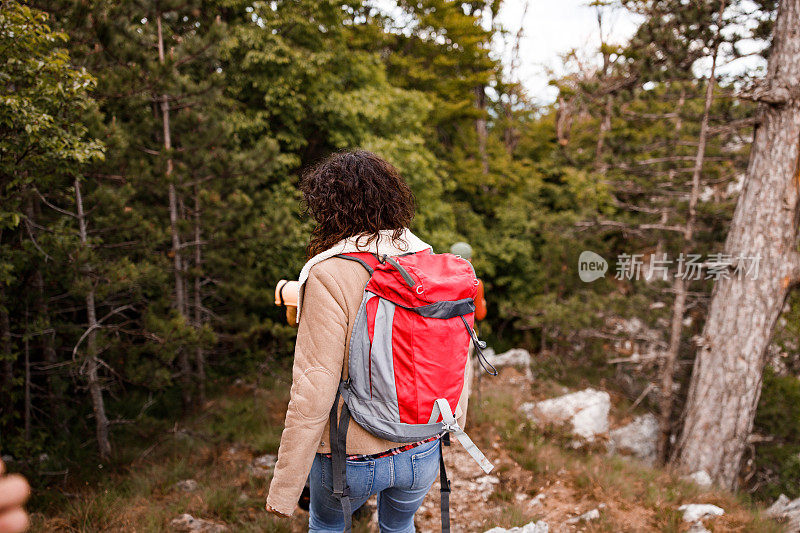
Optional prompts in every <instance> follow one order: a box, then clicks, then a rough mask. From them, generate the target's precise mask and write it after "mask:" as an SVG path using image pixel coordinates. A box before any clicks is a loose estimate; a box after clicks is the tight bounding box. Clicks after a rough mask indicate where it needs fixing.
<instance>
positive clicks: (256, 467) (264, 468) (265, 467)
mask: <svg viewBox="0 0 800 533" xmlns="http://www.w3.org/2000/svg"><path fill="white" fill-rule="evenodd" d="M277 459H278V456H277V455H274V454H271V453H268V454H266V455H261V456H259V457H256V458H255V459H253V462H252V464H250V465H249V466H248V467H247V470H248V471H249V472H250V474H251V475H252V476H253V477H262V478H266V477H269V476H271V475H272V471H273V469H274V468H275V461H277Z"/></svg>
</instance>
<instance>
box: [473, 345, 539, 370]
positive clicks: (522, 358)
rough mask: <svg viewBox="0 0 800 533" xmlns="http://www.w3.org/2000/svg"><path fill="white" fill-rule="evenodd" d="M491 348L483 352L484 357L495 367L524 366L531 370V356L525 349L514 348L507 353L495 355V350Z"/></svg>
mask: <svg viewBox="0 0 800 533" xmlns="http://www.w3.org/2000/svg"><path fill="white" fill-rule="evenodd" d="M490 350H491V348H487V349H486V350H483V355H485V356H486V360H487V361H489V362H490V363H492V365H494V366H495V367H497V366H524V367H527V368H530V366H531V354H530V352H528V350H525V349H523V348H512V349H511V350H509V351H507V352H503V353H501V354H495V353H494V350H491V351H490Z"/></svg>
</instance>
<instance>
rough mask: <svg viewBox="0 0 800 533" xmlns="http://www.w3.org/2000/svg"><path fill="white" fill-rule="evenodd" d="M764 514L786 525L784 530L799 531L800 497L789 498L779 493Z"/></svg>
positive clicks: (798, 532) (796, 532)
mask: <svg viewBox="0 0 800 533" xmlns="http://www.w3.org/2000/svg"><path fill="white" fill-rule="evenodd" d="M764 514H765V515H766V516H768V517H770V518H774V519H776V520H778V521H779V522H781V523H782V524H784V525H785V526H786V531H790V532H792V533H800V498H797V499H796V500H789V498H788V497H787V496H786V495H785V494H781V495H780V496H779V497H778V499H777V500H775V503H773V504H772V505H771V506H770V508H769V509H767V510H766V511H765V512H764Z"/></svg>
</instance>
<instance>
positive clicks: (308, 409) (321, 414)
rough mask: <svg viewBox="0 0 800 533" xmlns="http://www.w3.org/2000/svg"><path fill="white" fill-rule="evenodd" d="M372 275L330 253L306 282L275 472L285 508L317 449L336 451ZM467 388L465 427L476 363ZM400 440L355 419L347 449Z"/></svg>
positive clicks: (278, 503)
mask: <svg viewBox="0 0 800 533" xmlns="http://www.w3.org/2000/svg"><path fill="white" fill-rule="evenodd" d="M368 279H369V274H368V273H367V271H366V269H365V268H364V267H363V266H361V265H360V264H358V263H356V262H355V261H348V260H346V259H341V258H337V257H334V258H330V259H326V260H324V261H322V262H320V263H317V264H316V265H314V266H313V267H312V268H311V270H310V272H309V275H308V280H307V281H306V283H305V289H304V290H305V294H304V304H303V314H302V319H301V320H300V328H299V330H298V332H297V343H296V345H295V353H294V367H293V369H292V389H291V397H290V399H289V407H288V409H287V411H286V421H285V428H284V430H283V434H282V435H281V444H280V449H279V450H278V461H277V464H276V465H275V474H274V476H273V478H272V483H271V484H270V487H269V495H268V496H267V505H268V506H269V507H272V508H273V509H274V510H276V511H278V512H279V513H282V514H287V515H290V514H292V513H293V512H294V509H295V506H296V505H297V500H298V498H299V497H300V493H301V492H302V490H303V486H304V485H305V482H306V478H307V477H308V473H309V472H310V471H311V463H312V462H313V461H314V456H315V454H316V453H324V452H330V445H329V443H328V432H329V427H328V414H329V412H330V410H331V407H332V406H333V400H334V398H335V397H336V390H337V388H338V385H339V381H340V379H341V377H342V373H343V369H344V373H345V375H346V372H347V353H348V346H349V345H350V336H351V334H352V329H353V322H354V321H355V317H356V313H357V312H358V307H359V305H360V304H361V297H362V295H363V291H364V285H366V283H367V281H368ZM465 373H466V379H465V387H464V391H463V392H462V394H461V399H460V400H459V403H458V407H457V408H456V413H455V415H456V417H457V418H458V423H459V425H460V426H461V427H464V421H465V418H466V413H467V400H468V398H469V392H470V391H469V385H470V382H471V378H472V366H471V365H470V364H467V367H466V369H465ZM397 446H402V444H400V443H395V442H390V441H387V440H383V439H380V438H378V437H376V436H374V435H372V434H370V433H368V432H367V431H366V430H365V429H363V428H362V427H361V426H359V425H358V424H357V423H356V422H355V421H351V422H350V427H349V430H348V433H347V453H349V454H373V453H379V452H382V451H385V450H388V449H391V448H395V447H397Z"/></svg>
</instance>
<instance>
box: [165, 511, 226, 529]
mask: <svg viewBox="0 0 800 533" xmlns="http://www.w3.org/2000/svg"><path fill="white" fill-rule="evenodd" d="M169 525H170V527H171V528H172V531H180V532H185V533H226V532H228V531H230V529H228V526H226V525H223V524H217V523H215V522H211V521H210V520H203V519H202V518H195V517H193V516H192V515H190V514H182V515H180V516H179V517H178V518H174V519H172V521H170V523H169Z"/></svg>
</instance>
